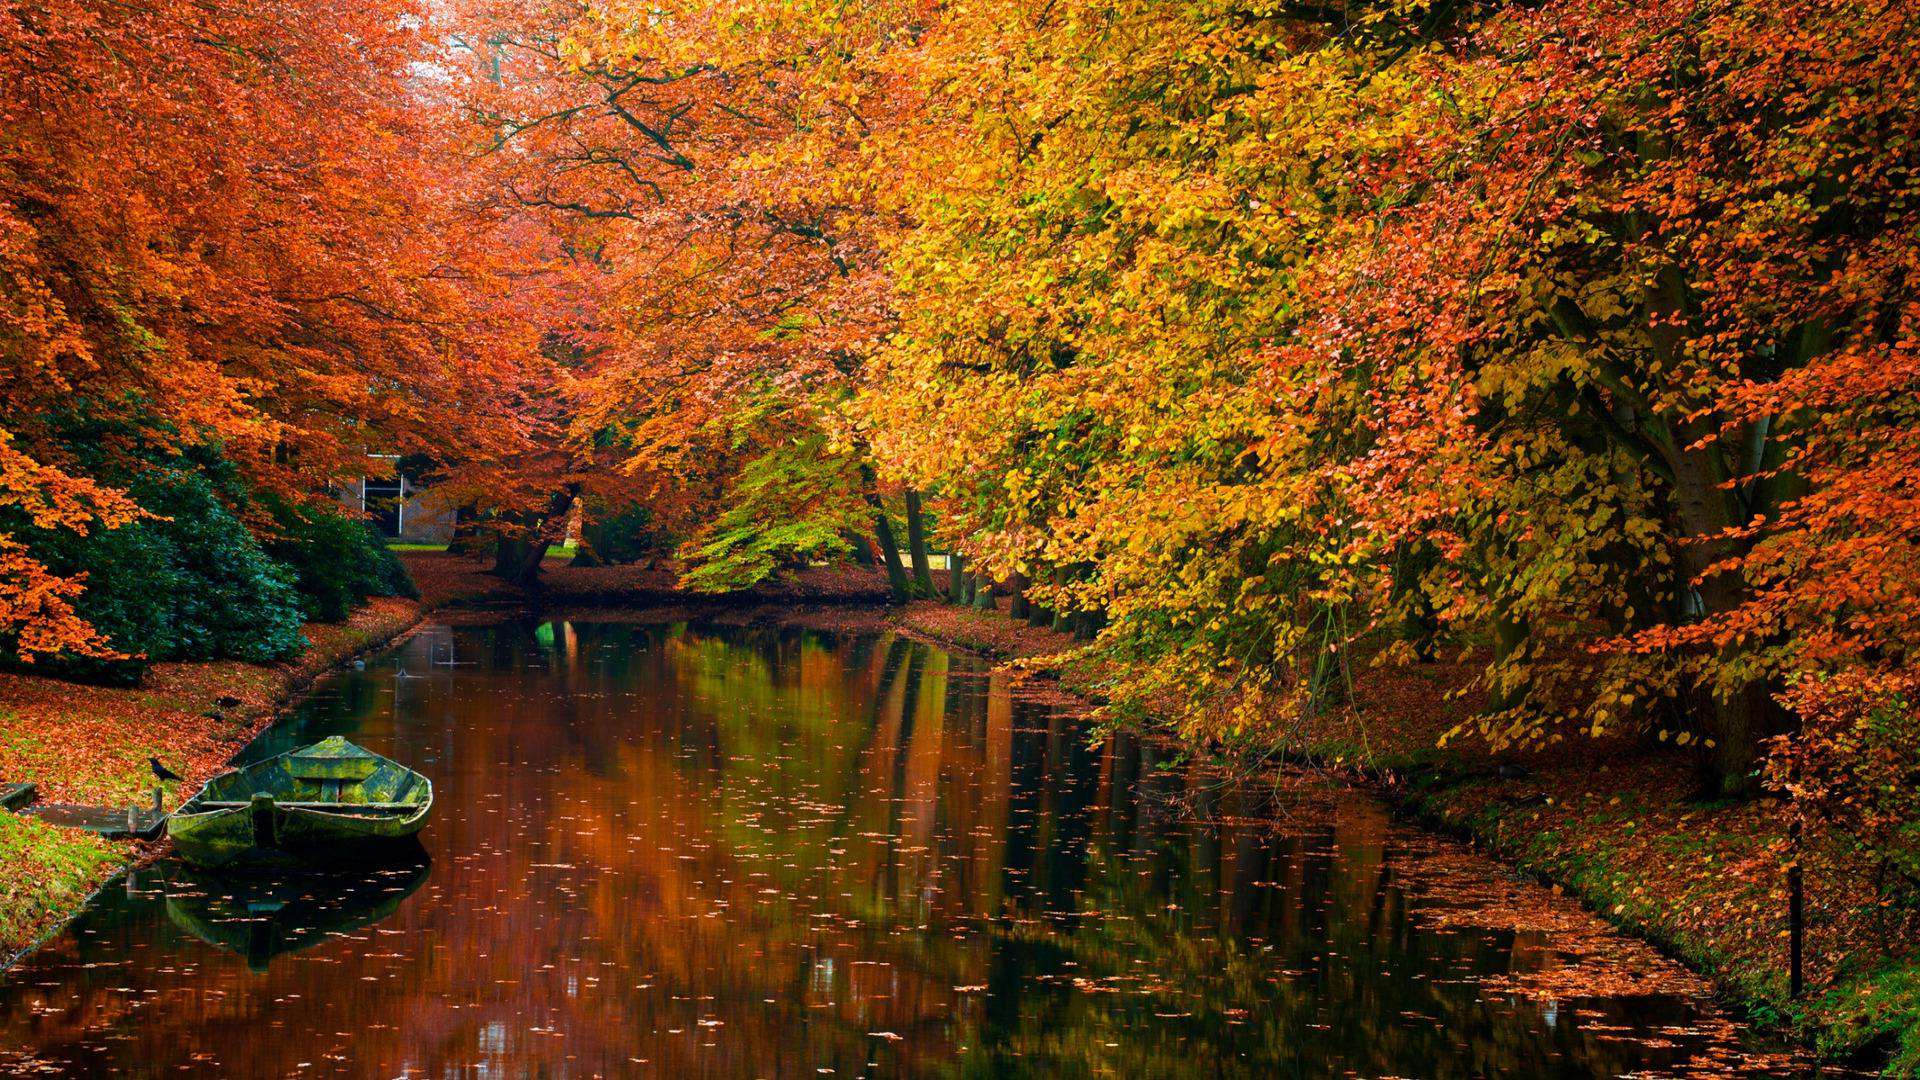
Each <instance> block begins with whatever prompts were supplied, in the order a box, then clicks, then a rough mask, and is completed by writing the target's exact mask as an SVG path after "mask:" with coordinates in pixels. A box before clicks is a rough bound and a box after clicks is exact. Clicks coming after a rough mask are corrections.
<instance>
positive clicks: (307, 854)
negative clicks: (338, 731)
mask: <svg viewBox="0 0 1920 1080" xmlns="http://www.w3.org/2000/svg"><path fill="white" fill-rule="evenodd" d="M432 809H433V783H432V782H431V781H429V780H428V779H427V778H426V777H424V776H421V775H420V774H419V773H417V772H414V771H413V770H412V769H409V768H407V767H406V766H404V765H401V764H400V763H399V762H396V761H393V760H391V759H388V758H384V757H381V756H380V755H379V754H375V753H373V752H372V751H369V750H365V749H363V748H361V747H358V746H355V745H354V744H353V743H350V742H348V741H347V740H345V739H343V738H341V737H340V736H338V735H335V736H333V737H331V738H328V739H325V740H323V741H321V742H318V743H315V744H314V745H312V746H308V747H305V748H302V749H299V750H290V751H288V752H286V753H284V754H281V755H279V756H277V757H272V758H268V759H267V760H265V761H261V762H256V763H255V764H252V765H247V766H244V767H242V768H239V769H235V770H233V771H231V772H226V773H222V774H220V775H219V776H216V777H214V778H213V779H212V780H209V781H207V786H206V787H203V788H201V789H200V793H199V794H197V795H195V796H194V797H193V798H192V799H190V800H188V801H187V803H186V805H184V806H182V807H181V808H180V809H179V810H178V811H177V812H175V813H174V815H173V817H172V818H171V819H169V820H168V822H167V835H168V836H170V837H171V838H172V839H173V843H174V847H175V848H176V849H178V851H179V852H180V855H181V857H182V858H185V859H186V860H187V861H188V862H191V863H194V864H196V865H199V866H212V867H219V866H229V865H232V864H235V863H239V862H244V861H267V862H284V861H289V860H292V861H319V862H325V861H330V860H336V859H339V858H341V857H342V856H350V855H352V854H353V852H354V851H355V850H356V849H358V848H360V847H363V846H365V845H368V844H372V843H378V842H381V841H392V840H402V839H405V838H407V837H410V836H413V835H415V834H416V833H418V832H419V831H420V830H421V829H423V828H425V827H426V823H427V815H428V813H429V812H431V811H432Z"/></svg>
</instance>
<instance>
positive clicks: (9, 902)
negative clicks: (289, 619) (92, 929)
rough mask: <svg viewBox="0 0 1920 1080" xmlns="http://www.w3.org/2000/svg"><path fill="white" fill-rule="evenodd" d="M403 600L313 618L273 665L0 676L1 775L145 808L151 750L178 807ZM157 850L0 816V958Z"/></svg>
mask: <svg viewBox="0 0 1920 1080" xmlns="http://www.w3.org/2000/svg"><path fill="white" fill-rule="evenodd" d="M421 611H422V607H421V605H420V604H418V603H415V602H413V601H411V600H399V599H385V600H375V601H372V602H370V603H368V604H367V605H366V606H364V607H362V608H361V609H360V610H358V611H356V612H354V614H353V615H352V616H351V617H350V618H348V619H347V620H345V621H343V622H340V623H332V624H318V623H315V624H309V625H308V626H307V627H306V631H305V632H306V635H307V640H308V641H310V642H311V643H312V645H311V647H310V648H308V649H307V650H306V651H305V652H303V653H301V654H300V655H299V656H298V657H295V658H294V659H292V660H289V661H285V662H283V663H279V664H244V663H239V662H234V661H221V662H214V663H168V664H155V665H153V666H152V667H151V668H150V669H149V670H148V672H147V676H146V678H145V679H144V680H143V681H142V683H141V684H140V685H139V686H132V687H108V686H87V685H83V684H78V683H71V682H62V681H59V680H56V679H46V678H39V677H35V676H32V675H26V674H20V673H0V782H4V783H11V782H15V781H30V782H32V783H33V784H35V785H36V786H37V787H38V788H39V795H40V798H41V799H42V800H43V801H47V802H68V803H83V804H87V805H95V806H124V805H128V804H133V803H137V804H140V805H145V804H146V803H147V802H148V800H149V799H150V798H151V795H150V792H151V790H152V787H153V777H152V775H151V773H150V772H149V771H148V767H147V758H148V756H150V755H151V756H154V757H158V758H159V759H160V760H161V761H162V762H164V763H165V764H166V765H167V767H169V768H171V769H172V770H173V771H174V772H176V773H179V774H180V775H182V776H184V777H186V782H185V783H179V784H170V785H168V787H167V790H166V792H165V794H166V797H167V800H168V805H170V806H171V805H177V804H178V803H180V802H181V801H182V800H184V799H185V798H186V797H187V796H188V795H191V794H192V793H193V792H194V791H195V790H197V789H198V787H199V785H200V783H201V782H203V781H204V780H205V779H206V778H207V777H209V776H212V775H213V774H214V773H216V772H219V771H220V770H221V769H222V768H224V767H225V765H226V762H227V760H228V759H229V758H231V757H232V756H233V753H234V751H236V750H237V749H239V748H240V747H241V746H243V745H245V743H246V741H247V740H248V739H250V738H252V736H253V735H254V733H255V732H257V731H259V730H260V729H261V728H262V727H264V726H266V724H267V723H268V722H269V721H271V720H272V718H273V717H274V715H275V714H276V713H277V712H278V711H279V709H280V708H281V707H282V706H284V705H285V704H286V703H287V702H288V701H289V700H290V699H291V698H292V697H293V696H294V695H295V694H297V693H298V692H299V691H301V690H302V689H304V688H305V687H306V686H307V685H308V684H309V683H311V682H312V681H313V680H314V679H315V678H316V677H318V676H319V675H320V674H322V673H324V672H325V671H327V670H328V669H329V668H331V667H333V666H334V665H336V664H338V663H340V662H341V661H343V660H345V659H348V658H349V657H352V656H354V655H356V654H358V653H361V652H365V651H366V650H368V649H371V648H374V647H376V646H378V645H380V644H382V643H384V642H386V641H388V640H390V639H392V638H393V637H395V636H397V635H398V634H401V633H403V632H405V631H406V630H407V629H408V628H409V627H411V626H412V625H413V624H414V623H415V622H417V621H418V620H419V618H420V614H421ZM155 846H156V845H152V844H137V843H135V844H119V843H108V842H106V841H103V840H99V839H97V838H94V837H92V836H87V835H84V834H75V833H68V832H66V831H64V830H59V829H53V828H50V827H47V826H44V825H41V824H39V823H38V822H29V821H24V820H22V819H19V818H16V817H14V816H13V815H3V816H0V881H4V882H8V883H9V884H8V886H7V887H6V888H5V889H0V960H4V959H6V958H8V957H10V956H12V955H13V954H14V953H15V952H17V951H18V950H19V949H20V948H22V947H24V946H25V945H27V944H29V943H30V942H31V941H33V940H34V939H35V938H36V937H37V936H38V935H39V934H40V933H42V932H44V931H45V930H46V929H47V928H48V926H49V925H51V924H52V923H54V922H57V921H58V920H59V919H60V918H61V917H62V916H63V915H64V914H65V913H66V912H67V911H68V910H69V909H70V908H71V907H72V906H73V904H74V903H76V902H77V901H78V900H79V899H80V898H81V897H83V896H85V895H86V894H87V893H89V892H91V891H92V890H93V888H94V887H95V886H97V885H98V884H99V883H100V882H101V881H104V880H105V879H106V878H107V877H108V876H110V875H111V873H112V871H113V869H114V868H115V867H117V866H118V865H119V864H120V863H121V862H123V861H126V860H128V859H132V860H139V859H142V858H146V857H148V856H150V855H151V854H152V853H153V849H154V848H155Z"/></svg>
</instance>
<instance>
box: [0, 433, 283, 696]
mask: <svg viewBox="0 0 1920 1080" xmlns="http://www.w3.org/2000/svg"><path fill="white" fill-rule="evenodd" d="M101 473H104V474H105V475H102V476H101V478H102V479H104V480H106V481H107V482H108V483H113V484H116V485H118V486H122V487H124V488H126V490H127V491H128V493H129V494H130V495H132V496H133V498H134V500H135V501H136V502H138V503H139V504H140V505H141V506H142V507H143V508H145V509H146V510H148V511H150V512H151V513H153V514H155V515H156V517H154V518H152V519H148V520H144V521H139V522H135V523H133V524H130V525H125V526H122V527H121V528H118V529H108V530H96V531H94V532H92V533H90V534H88V535H86V536H80V535H76V534H74V533H71V532H66V531H47V530H40V529H35V528H32V527H31V526H30V525H29V524H28V523H27V522H25V521H24V520H20V519H18V518H17V517H16V518H15V519H13V520H8V521H5V522H3V523H0V527H4V528H6V529H7V530H8V531H11V532H14V533H15V534H16V535H17V536H18V537H19V538H21V539H22V540H23V541H24V542H25V543H26V544H27V548H28V551H29V553H30V554H31V555H32V556H33V557H34V558H36V559H38V560H40V561H41V562H43V563H45V564H46V566H47V567H48V569H50V570H52V571H53V572H54V573H57V574H61V575H73V574H82V573H84V574H85V575H87V578H86V582H87V588H86V591H85V592H84V593H82V594H81V595H80V596H79V597H77V598H76V600H75V602H74V609H75V610H76V611H77V612H78V614H79V615H80V617H81V618H84V619H86V620H87V621H88V622H89V623H91V624H92V625H93V626H94V628H95V629H97V630H99V631H100V632H101V633H102V634H104V635H106V637H107V639H108V641H109V642H110V643H111V644H112V646H113V647H114V648H115V649H116V650H118V651H121V652H125V653H128V654H132V655H134V656H136V657H138V658H139V659H134V660H128V661H115V662H107V661H96V660H86V659H80V658H60V657H56V658H52V659H50V660H42V661H40V662H39V663H36V664H35V665H34V668H35V670H40V671H50V672H52V673H55V674H61V675H65V676H68V677H74V678H89V679H98V680H104V681H111V682H131V681H135V680H137V679H138V678H139V676H140V673H141V672H142V671H144V670H145V666H146V662H148V661H154V660H213V659H236V660H248V661H253V662H257V663H264V662H268V661H273V660H280V659H284V658H286V657H288V656H291V655H293V654H295V653H297V652H299V651H300V650H301V649H302V648H304V647H305V646H306V639H305V638H303V637H302V636H301V635H300V624H301V621H302V606H301V602H300V596H299V594H298V593H297V592H296V591H295V589H294V576H293V574H292V572H291V571H289V570H288V569H287V568H286V567H284V566H282V565H280V564H279V563H278V562H276V561H274V560H273V559H272V558H271V557H270V556H269V555H268V554H267V553H266V551H264V550H263V549H262V548H261V546H260V544H259V543H258V542H257V541H256V540H255V539H254V538H253V535H252V533H250V532H249V531H248V530H247V527H246V526H245V525H244V524H243V523H242V522H241V521H240V519H239V518H238V517H236V516H235V515H234V512H233V510H232V509H230V508H229V503H230V502H232V501H235V499H236V497H238V498H244V492H242V491H241V489H240V488H239V484H238V480H237V477H236V476H235V474H234V471H233V469H232V466H231V465H230V464H229V463H228V462H226V461H225V459H224V458H221V457H220V456H219V455H218V454H217V453H216V452H213V451H210V450H196V451H193V452H191V453H189V454H163V453H158V452H155V453H151V454H150V455H149V460H147V461H146V462H144V463H135V464H131V465H126V466H123V467H122V468H121V469H113V470H101V472H100V473H96V475H101ZM115 473H119V475H115Z"/></svg>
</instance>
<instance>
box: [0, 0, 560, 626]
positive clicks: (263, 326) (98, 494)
mask: <svg viewBox="0 0 1920 1080" xmlns="http://www.w3.org/2000/svg"><path fill="white" fill-rule="evenodd" d="M427 16H428V13H427V12H426V11H424V10H422V9H418V8H416V7H414V6H412V5H410V4H406V3H374V4H350V5H339V4H332V3H325V2H321V3H314V2H307V0H297V2H284V3H274V2H269V3H265V4H254V5H244V6H239V7H235V6H216V7H209V6H206V5H196V4H186V3H168V2H164V0H163V2H161V3H157V4H142V5H137V6H131V7H129V6H125V5H116V4H107V3H99V2H91V0H56V2H54V3H50V4H32V5H26V4H15V5H11V6H9V7H8V9H7V12H6V17H5V19H4V21H0V96H3V97H4V99H5V102H6V111H7V114H8V117H9V121H8V124H7V125H6V128H5V131H4V133H0V251H3V252H4V255H5V262H6V270H5V275H6V279H5V280H6V284H5V286H4V289H3V290H0V405H4V409H5V415H6V420H5V425H6V430H5V432H4V436H3V437H4V444H5V446H6V450H5V453H6V455H7V462H6V467H5V469H4V472H3V473H0V475H3V476H4V480H3V481H0V483H3V484H4V485H5V486H4V488H3V489H0V492H3V493H0V501H4V502H5V503H7V504H10V505H13V506H16V507H20V508H22V509H24V511H25V512H26V513H27V514H28V515H29V517H30V518H31V519H32V521H33V522H34V523H35V524H37V525H39V526H42V527H52V526H58V527H65V528H71V529H88V528H111V527H113V526H115V525H117V524H120V523H123V522H125V521H126V520H128V518H129V516H130V514H131V513H132V508H131V507H129V506H128V505H127V503H126V502H125V500H124V499H123V498H121V497H119V496H118V495H116V494H115V493H114V492H112V491H110V490H106V489H104V488H102V487H100V486H99V485H97V484H93V483H92V482H91V481H90V480H89V479H88V478H87V477H85V476H83V475H79V474H76V473H75V472H74V471H73V465H72V461H71V460H70V455H68V454H67V452H66V450H65V449H64V448H63V447H62V446H61V444H60V441H59V438H58V435H57V433H56V432H55V431H54V430H53V427H52V426H51V425H50V424H49V422H48V417H49V416H51V415H53V414H56V413H59V412H61V411H64V410H72V409H75V408H82V409H85V410H87V411H89V412H91V413H93V414H95V415H104V416H116V417H120V418H123V419H126V420H128V421H130V422H132V423H133V424H134V425H135V426H136V427H137V428H139V429H141V430H144V431H146V432H147V433H148V434H149V435H151V436H152V437H154V438H157V439H158V440H160V441H161V442H162V443H168V444H173V445H184V444H189V443H210V444H214V445H217V446H218V447H219V448H220V449H221V451H222V452H223V453H224V454H225V455H226V456H227V457H229V458H231V459H232V460H234V461H235V462H236V463H238V464H239V465H240V466H241V467H242V469H243V470H244V471H245V473H246V475H247V476H248V477H249V479H250V480H251V482H252V483H253V484H254V485H256V486H258V487H261V488H265V489H268V490H276V491H280V492H284V493H286V494H289V495H292V496H295V497H299V498H305V497H310V496H311V494H312V493H313V492H314V491H315V490H316V489H318V488H320V487H322V486H324V485H325V483H326V482H328V481H329V480H331V479H333V478H336V477H342V476H351V475H356V474H358V473H359V472H362V471H364V470H365V468H366V457H365V455H366V454H367V453H368V452H370V451H376V450H377V451H381V452H408V451H411V450H415V449H421V448H425V447H429V446H434V447H441V448H445V447H447V446H449V445H451V446H456V447H458V448H459V449H460V453H461V454H463V455H466V456H473V457H486V456H489V455H496V454H502V453H510V452H512V451H513V449H514V448H515V447H516V446H517V445H518V444H520V443H521V442H523V441H524V440H525V439H526V438H527V437H528V435H529V432H528V430H527V429H526V427H525V426H524V425H523V424H522V423H520V422H519V421H518V420H516V419H515V418H516V417H518V416H520V415H521V414H522V405H523V398H524V393H523V388H524V387H525V386H526V385H527V384H528V382H529V380H532V381H536V382H537V381H538V380H539V379H540V378H541V377H542V376H541V374H540V372H539V368H538V365H537V364H536V363H533V362H532V361H531V359H530V358H531V357H532V356H533V355H534V354H533V348H532V347H533V345H534V344H535V343H536V341H537V339H536V338H534V337H532V336H531V334H530V331H529V327H530V325H532V324H531V323H530V321H529V319H528V318H527V314H528V313H527V312H526V311H524V310H520V309H519V308H518V307H517V306H516V304H517V302H518V298H519V292H518V290H517V289H516V288H511V287H509V285H510V282H509V278H510V277H513V276H517V275H519V274H521V273H523V272H525V271H527V270H528V269H529V268H528V267H527V266H525V265H524V262H523V260H521V259H520V257H519V253H518V252H515V251H514V250H513V249H512V248H510V247H508V246H506V245H503V244H499V243H497V242H495V241H496V238H497V235H498V230H499V229H501V228H503V227H506V226H507V219H506V216H505V215H504V214H503V213H502V212H501V210H500V208H499V207H490V206H488V205H487V204H486V203H485V201H484V200H483V199H482V198H481V197H480V194H481V193H482V192H483V191H484V188H482V187H479V186H476V185H475V184H474V182H473V181H474V179H475V174H474V171H473V169H472V168H471V167H470V165H469V161H470V158H469V157H468V155H467V154H466V153H465V150H464V147H463V146H462V145H461V142H460V139H461V136H462V134H463V129H462V128H461V127H460V126H459V125H458V124H457V118H456V116H455V114H454V113H453V111H452V110H451V108H450V107H449V105H448V101H447V96H448V92H449V90H450V89H451V88H450V87H449V85H448V84H447V78H448V73H449V71H450V70H451V69H450V68H448V67H445V66H436V65H435V61H436V60H437V59H438V57H439V55H440V48H439V45H438V43H437V41H436V38H435V31H433V30H432V29H431V22H430V20H429V19H428V17H427ZM0 548H4V550H5V553H6V554H5V558H6V560H7V566H6V569H5V571H4V581H5V582H6V584H5V585H0V589H4V590H5V592H4V593H0V596H4V604H3V605H0V631H4V632H5V633H8V634H10V635H11V636H13V637H14V638H15V640H16V641H17V647H18V649H19V651H20V653H21V654H22V655H23V656H25V657H29V658H30V657H31V656H33V655H35V654H37V653H44V652H50V651H56V650H58V649H61V648H67V649H74V650H77V651H82V652H84V651H87V650H89V649H93V648H96V647H97V646H98V645H99V643H98V642H97V641H93V640H91V639H89V638H88V637H87V635H86V632H85V631H84V630H83V629H81V628H80V627H78V626H75V625H74V624H73V623H72V622H71V620H70V619H68V618H67V617H66V615H65V614H64V611H65V609H64V608H63V603H62V602H63V598H65V597H69V596H71V595H72V593H73V590H75V589H77V588H84V587H86V583H83V582H78V581H72V580H67V581H49V580H46V578H45V576H44V575H43V574H42V572H41V570H42V569H43V568H37V564H36V562H35V560H34V559H33V558H32V557H31V555H30V553H26V552H23V551H22V550H21V549H20V548H19V545H18V543H17V542H15V541H12V540H10V539H7V538H0ZM96 584H97V583H96Z"/></svg>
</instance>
